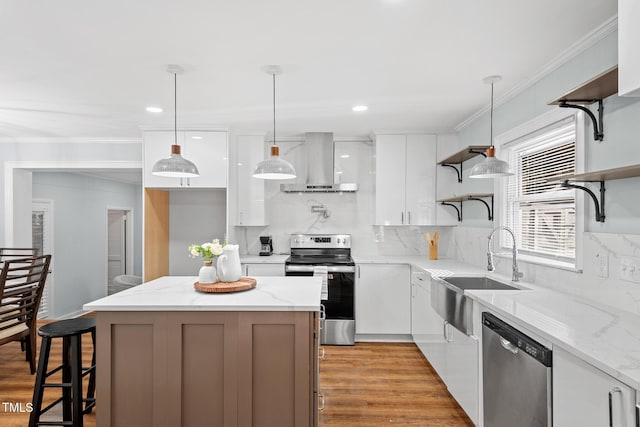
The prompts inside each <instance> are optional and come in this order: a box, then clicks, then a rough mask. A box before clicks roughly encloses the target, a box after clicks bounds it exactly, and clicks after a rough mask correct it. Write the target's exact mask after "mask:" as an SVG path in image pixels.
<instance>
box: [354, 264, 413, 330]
mask: <svg viewBox="0 0 640 427" xmlns="http://www.w3.org/2000/svg"><path fill="white" fill-rule="evenodd" d="M355 293H356V295H355V299H356V311H355V317H356V334H370V335H383V334H387V335H407V336H408V335H409V334H411V283H410V269H409V266H408V265H406V264H359V265H358V266H357V273H356V292H355Z"/></svg>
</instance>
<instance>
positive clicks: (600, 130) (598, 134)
mask: <svg viewBox="0 0 640 427" xmlns="http://www.w3.org/2000/svg"><path fill="white" fill-rule="evenodd" d="M596 101H597V102H598V118H599V119H600V120H598V119H596V116H595V115H594V114H593V112H592V111H591V110H590V109H589V108H587V107H583V106H582V105H577V104H574V103H575V102H580V103H585V102H586V103H590V104H592V103H594V102H596ZM558 106H559V107H560V108H577V109H578V110H581V111H584V112H585V113H586V114H587V115H588V116H589V118H591V121H592V122H593V139H594V140H596V141H602V140H603V139H604V125H603V123H602V117H603V115H604V105H603V104H602V99H563V100H561V101H560V104H558ZM598 121H599V122H600V127H598Z"/></svg>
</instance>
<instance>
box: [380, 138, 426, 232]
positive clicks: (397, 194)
mask: <svg viewBox="0 0 640 427" xmlns="http://www.w3.org/2000/svg"><path fill="white" fill-rule="evenodd" d="M435 177H436V137H435V135H377V136H376V218H375V224H376V225H433V224H435V194H436V185H435V184H436V178H435Z"/></svg>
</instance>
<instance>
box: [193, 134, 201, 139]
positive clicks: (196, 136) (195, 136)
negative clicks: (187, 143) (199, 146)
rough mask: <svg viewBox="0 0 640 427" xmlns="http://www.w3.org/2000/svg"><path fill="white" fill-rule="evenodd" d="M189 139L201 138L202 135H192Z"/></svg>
mask: <svg viewBox="0 0 640 427" xmlns="http://www.w3.org/2000/svg"><path fill="white" fill-rule="evenodd" d="M191 139H202V137H201V136H198V135H194V136H192V137H191Z"/></svg>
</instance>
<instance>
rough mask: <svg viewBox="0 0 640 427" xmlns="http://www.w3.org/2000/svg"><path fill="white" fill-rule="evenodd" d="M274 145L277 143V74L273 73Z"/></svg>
mask: <svg viewBox="0 0 640 427" xmlns="http://www.w3.org/2000/svg"><path fill="white" fill-rule="evenodd" d="M273 145H276V74H275V73H273Z"/></svg>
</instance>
